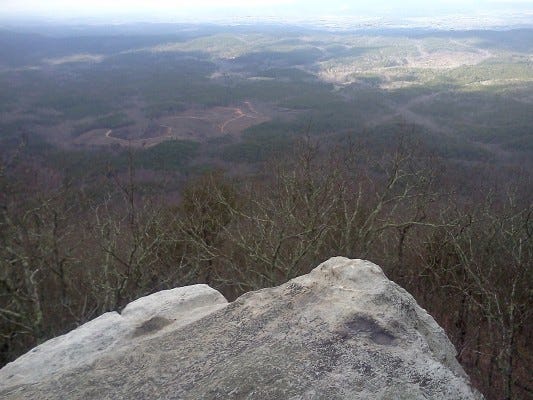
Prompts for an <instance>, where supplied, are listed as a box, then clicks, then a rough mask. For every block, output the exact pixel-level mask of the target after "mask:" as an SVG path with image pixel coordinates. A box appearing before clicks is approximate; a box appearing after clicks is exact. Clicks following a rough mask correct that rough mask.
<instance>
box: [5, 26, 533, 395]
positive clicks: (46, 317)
mask: <svg viewBox="0 0 533 400" xmlns="http://www.w3.org/2000/svg"><path fill="white" fill-rule="evenodd" d="M120 29H121V28H120V27H119V28H117V27H115V28H113V29H111V28H109V29H108V30H105V29H103V28H95V27H93V28H90V29H89V28H87V30H83V31H82V32H83V35H78V34H74V33H72V31H67V32H63V33H62V34H58V33H57V31H56V32H52V33H50V32H45V33H42V34H36V33H28V32H25V33H21V32H8V31H3V32H0V43H1V46H0V52H1V56H0V63H1V65H0V86H1V88H2V90H1V92H0V143H1V147H0V364H5V363H7V362H9V361H11V360H13V359H14V358H16V357H17V356H19V355H20V354H22V353H23V352H25V351H27V350H28V349H30V348H31V347H33V346H35V345H36V344H38V343H40V342H42V341H44V340H46V339H48V338H51V337H53V336H56V335H59V334H61V333H64V332H66V331H68V330H70V329H72V328H74V327H76V326H78V325H80V324H82V323H84V322H86V321H88V320H90V319H92V318H94V317H96V316H98V315H100V314H102V313H104V312H106V311H110V310H120V309H121V308H122V307H124V305H125V304H127V303H128V302H130V301H131V300H133V299H136V298H138V297H140V296H144V295H147V294H150V293H153V292H155V291H158V290H162V289H166V288H172V287H176V286H183V285H190V284H194V283H207V284H209V285H210V286H212V287H214V288H216V289H217V290H219V291H220V292H221V293H223V294H224V295H225V296H226V297H227V298H228V299H230V300H231V299H234V298H236V297H237V296H239V295H240V294H242V293H244V292H247V291H250V290H255V289H258V288H263V287H270V286H274V285H279V284H281V283H283V282H286V281H287V280H289V279H291V278H294V277H296V276H298V275H301V274H304V273H307V272H309V271H310V269H311V268H313V267H314V266H316V265H318V264H319V263H320V262H322V261H324V260H326V259H328V258H329V257H332V256H337V255H341V256H345V257H350V258H364V259H369V260H372V261H373V262H375V263H377V264H379V265H381V266H382V267H383V268H384V271H385V273H386V274H387V276H388V277H389V278H390V279H392V280H394V281H395V282H397V283H398V284H400V285H401V286H403V287H405V288H406V289H407V290H409V291H410V292H411V293H413V295H414V296H415V297H416V300H417V301H418V302H419V303H420V304H421V305H422V306H423V307H425V308H426V309H427V310H428V311H429V312H430V313H431V314H432V315H433V316H434V317H435V319H436V320H437V321H438V322H439V324H440V325H441V326H443V327H444V328H445V330H446V332H447V333H448V335H449V336H450V337H451V339H452V341H453V342H454V344H455V346H456V348H457V350H458V352H459V354H458V358H459V361H460V362H461V364H462V365H463V367H464V368H465V370H466V371H467V372H468V373H469V374H470V376H471V378H472V380H473V382H474V383H475V385H476V387H478V388H479V390H480V391H482V392H483V393H484V395H485V396H486V398H487V399H502V398H504V399H525V398H528V397H529V396H531V394H532V393H533V387H532V386H531V383H530V378H529V377H530V372H531V371H530V366H531V363H532V361H533V360H532V358H533V351H532V349H531V343H532V342H533V340H532V337H531V332H532V331H533V330H532V328H533V326H532V315H531V304H532V300H533V299H532V292H531V285H532V282H533V269H532V268H531V265H532V261H533V260H532V253H533V242H532V234H533V204H532V201H531V200H532V193H533V190H532V181H531V178H532V175H531V170H532V160H533V157H532V154H533V147H532V143H533V140H532V132H533V131H532V127H533V112H532V110H533V73H532V71H533V68H532V62H533V61H532V50H533V49H532V43H533V31H531V30H517V31H503V32H500V31H493V32H491V31H479V32H478V31H468V32H442V31H439V32H437V31H435V32H434V31H420V30H395V31H379V32H375V31H372V32H365V31H362V32H326V31H318V30H310V29H309V30H304V29H303V28H302V29H299V30H296V29H289V28H280V27H261V28H257V27H231V28H220V27H214V26H199V27H196V28H195V29H192V28H191V27H189V26H187V27H184V26H177V27H175V29H173V31H172V33H169V32H168V29H166V30H165V32H160V31H157V30H155V31H154V32H151V33H145V34H142V35H141V34H135V35H133V34H126V33H125V32H123V31H121V30H120ZM74 32H76V31H75V30H74ZM30 44H31V45H30Z"/></svg>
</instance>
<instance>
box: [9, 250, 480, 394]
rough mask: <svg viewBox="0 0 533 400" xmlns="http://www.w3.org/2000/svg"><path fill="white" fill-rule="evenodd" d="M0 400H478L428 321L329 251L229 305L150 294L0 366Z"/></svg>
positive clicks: (203, 293)
mask: <svg viewBox="0 0 533 400" xmlns="http://www.w3.org/2000/svg"><path fill="white" fill-rule="evenodd" d="M0 397H1V398H3V399H36V398H39V399H63V398H68V399H132V400H133V399H154V398H161V399H294V400H296V399H390V400H393V399H395V400H396V399H410V400H413V399H454V400H461V399H465V400H466V399H468V400H470V399H482V396H481V395H480V394H478V393H477V392H476V391H475V390H473V389H472V388H471V387H470V384H469V381H468V377H467V376H466V374H465V373H464V371H463V369H462V368H461V366H460V365H459V364H458V363H457V361H456V359H455V349H454V347H453V345H452V344H451V343H450V341H449V340H448V338H447V337H446V334H445V333H444V331H443V330H442V329H441V328H440V327H439V326H438V325H437V323H436V322H435V321H434V320H433V318H432V317H431V316H430V315H429V314H427V313H426V311H425V310H423V309H422V308H420V307H419V306H418V305H417V304H416V302H415V300H414V299H413V297H412V296H411V295H410V294H409V293H407V292H406V291H405V290H404V289H402V288H401V287H399V286H398V285H396V284H395V283H393V282H391V281H389V280H388V279H387V278H386V277H385V275H384V274H383V272H382V270H381V269H380V268H379V267H378V266H377V265H375V264H372V263H371V262H368V261H363V260H349V259H346V258H342V257H335V258H332V259H330V260H328V261H327V262H325V263H323V264H321V265H320V266H318V267H317V268H315V269H314V270H313V271H312V272H311V273H309V274H307V275H304V276H301V277H298V278H296V279H293V280H291V281H289V282H287V283H286V284H284V285H281V286H279V287H275V288H269V289H263V290H259V291H256V292H250V293H247V294H245V295H243V296H241V297H240V298H238V299H237V300H236V301H234V302H233V303H229V304H228V303H227V302H226V300H225V299H224V298H223V297H222V295H221V294H220V293H218V292H217V291H215V290H214V289H211V288H210V287H208V286H206V285H195V286H189V287H184V288H177V289H173V290H169V291H163V292H159V293H155V294H153V295H151V296H147V297H145V298H142V299H139V300H136V301H134V302H132V303H130V304H129V305H128V306H127V307H126V308H125V309H124V310H123V312H122V314H118V313H107V314H104V315H102V316H101V317H99V318H96V319H95V320H93V321H90V322H88V323H87V324H85V325H82V326H81V327H79V328H77V329H75V330H74V331H72V332H69V333H68V334H66V335H63V336H61V337H58V338H55V339H52V340H49V341H48V342H45V343H43V344H42V345H40V346H38V347H36V348H35V349H33V350H32V351H30V352H28V353H27V354H25V355H23V356H22V357H20V358H19V359H17V360H15V361H14V362H13V363H11V364H8V365H7V366H5V367H4V368H3V369H2V370H0Z"/></svg>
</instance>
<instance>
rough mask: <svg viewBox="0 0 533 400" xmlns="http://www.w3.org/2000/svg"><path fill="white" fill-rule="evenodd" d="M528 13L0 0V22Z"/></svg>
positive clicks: (337, 4) (242, 0) (414, 1)
mask: <svg viewBox="0 0 533 400" xmlns="http://www.w3.org/2000/svg"><path fill="white" fill-rule="evenodd" d="M503 9H506V10H515V11H520V10H531V9H533V0H373V1H368V0H366V1H357V0H351V1H347V0H188V1H181V0H174V1H172V0H151V1H142V0H0V17H1V16H22V17H24V16H28V17H30V16H32V17H33V16H45V17H59V18H61V17H99V16H116V17H120V16H121V15H122V16H135V15H138V16H139V17H143V16H144V17H145V18H146V19H149V18H151V17H154V16H160V17H164V16H167V17H169V18H172V17H176V18H179V17H202V16H206V17H213V16H217V15H220V16H232V15H233V16H246V15H254V16H259V15H263V16H265V15H273V16H282V17H294V16H319V15H327V16H335V15H341V16H342V15H352V14H353V15H370V16H376V15H384V16H394V15H400V16H437V15H439V14H455V13H470V12H492V11H496V10H503Z"/></svg>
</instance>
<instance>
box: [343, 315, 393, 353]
mask: <svg viewBox="0 0 533 400" xmlns="http://www.w3.org/2000/svg"><path fill="white" fill-rule="evenodd" d="M344 328H345V335H343V336H346V334H351V335H364V336H368V337H369V338H370V340H372V341H373V342H374V343H376V344H379V345H384V346H390V345H392V344H394V340H395V339H396V337H395V336H394V335H393V334H392V333H390V332H387V330H386V329H385V328H383V327H382V326H380V325H379V323H378V322H377V321H376V320H374V319H372V318H370V317H367V316H364V315H356V316H355V317H353V318H352V319H351V320H349V321H348V322H346V323H345V324H344Z"/></svg>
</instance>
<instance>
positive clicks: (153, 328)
mask: <svg viewBox="0 0 533 400" xmlns="http://www.w3.org/2000/svg"><path fill="white" fill-rule="evenodd" d="M172 322H173V321H172V320H170V319H166V318H163V317H153V318H150V319H149V320H148V321H144V322H143V323H142V324H141V325H139V326H138V327H137V328H135V331H134V332H133V337H138V336H143V335H148V334H149V333H154V332H157V331H159V330H161V329H163V328H164V327H165V326H167V325H170V324H171V323H172Z"/></svg>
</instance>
